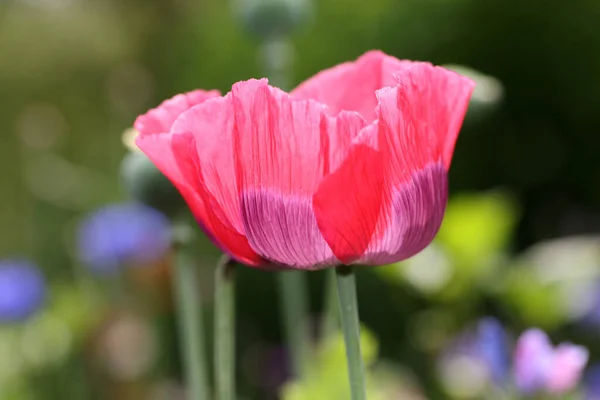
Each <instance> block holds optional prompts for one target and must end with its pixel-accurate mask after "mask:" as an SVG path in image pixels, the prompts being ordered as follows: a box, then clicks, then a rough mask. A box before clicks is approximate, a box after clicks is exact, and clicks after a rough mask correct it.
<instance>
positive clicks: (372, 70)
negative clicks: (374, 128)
mask: <svg viewBox="0 0 600 400" xmlns="http://www.w3.org/2000/svg"><path fill="white" fill-rule="evenodd" d="M411 64H412V63H411V62H410V61H400V60H398V59H397V58H395V57H391V56H388V55H386V54H385V53H383V52H381V51H378V50H373V51H369V52H367V53H365V54H364V55H362V56H361V57H360V58H358V59H357V60H356V61H354V62H346V63H343V64H339V65H337V66H335V67H332V68H329V69H326V70H324V71H322V72H319V73H318V74H316V75H314V76H313V77H311V78H309V79H308V80H306V81H305V82H303V83H302V84H300V85H299V86H298V87H297V88H296V89H295V90H294V91H292V92H291V95H292V96H293V97H295V98H298V99H313V100H317V101H319V102H321V103H323V104H326V105H327V106H328V107H329V110H328V112H329V113H330V114H331V115H336V114H337V113H339V112H340V111H341V110H346V111H357V112H359V113H360V114H361V115H362V116H363V117H364V118H365V119H366V120H367V121H372V120H374V119H375V118H376V114H375V107H376V106H377V98H376V97H375V92H376V91H377V90H379V89H381V88H383V87H386V86H395V85H396V80H395V78H394V74H395V73H398V72H400V71H402V70H404V69H405V68H407V67H408V66H410V65H411Z"/></svg>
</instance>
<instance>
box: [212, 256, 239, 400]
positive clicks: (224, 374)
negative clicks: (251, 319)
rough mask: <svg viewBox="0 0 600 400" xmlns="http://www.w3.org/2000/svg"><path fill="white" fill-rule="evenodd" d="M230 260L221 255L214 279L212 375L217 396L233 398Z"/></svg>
mask: <svg viewBox="0 0 600 400" xmlns="http://www.w3.org/2000/svg"><path fill="white" fill-rule="evenodd" d="M234 272H235V271H234V262H233V261H232V259H231V258H230V257H229V256H227V255H224V256H223V258H221V261H220V262H219V265H218V266H217V270H216V279H215V359H214V362H215V375H216V393H217V399H218V400H234V399H235V285H234V283H235V280H234Z"/></svg>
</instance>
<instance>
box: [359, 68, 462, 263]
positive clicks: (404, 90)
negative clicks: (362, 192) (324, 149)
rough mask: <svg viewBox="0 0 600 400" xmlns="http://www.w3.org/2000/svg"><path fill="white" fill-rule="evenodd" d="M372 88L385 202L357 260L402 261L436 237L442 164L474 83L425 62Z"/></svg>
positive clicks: (443, 194)
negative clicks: (383, 166)
mask: <svg viewBox="0 0 600 400" xmlns="http://www.w3.org/2000/svg"><path fill="white" fill-rule="evenodd" d="M396 79H397V81H398V85H397V86H395V87H387V88H383V89H381V90H379V91H378V92H377V98H378V100H379V105H378V108H377V114H378V121H377V122H376V123H377V125H378V142H379V144H378V145H379V149H380V151H381V155H382V158H383V159H384V160H385V163H386V168H387V169H388V171H387V173H386V182H385V193H386V200H385V203H386V204H385V206H384V209H383V210H382V214H381V218H380V221H379V224H378V226H377V229H376V232H375V235H374V237H373V241H372V243H371V244H370V245H369V248H368V249H367V251H366V254H365V256H364V257H363V258H362V259H361V262H364V263H366V264H374V265H379V264H387V263H392V262H397V261H401V260H403V259H406V258H408V257H411V256H413V255H414V254H416V253H418V252H419V251H421V250H422V249H423V248H425V247H426V246H427V245H428V244H429V243H430V242H431V240H433V238H434V237H435V235H436V233H437V231H438V229H439V227H440V225H441V222H442V218H443V215H444V210H445V207H446V201H447V191H448V183H447V169H448V168H449V165H450V160H451V157H452V151H453V149H454V142H455V141H456V138H457V135H458V131H459V130H460V126H461V123H462V120H463V118H464V115H465V112H466V110H467V105H468V101H469V97H470V94H471V92H472V89H473V82H472V81H471V80H469V79H467V78H464V77H462V76H460V75H458V74H456V73H454V72H451V71H448V70H446V69H443V68H440V67H434V66H432V65H430V64H427V63H412V64H411V65H410V66H409V67H407V68H405V69H404V70H403V71H402V72H400V73H399V74H397V76H396Z"/></svg>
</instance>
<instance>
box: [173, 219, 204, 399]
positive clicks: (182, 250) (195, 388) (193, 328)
mask: <svg viewBox="0 0 600 400" xmlns="http://www.w3.org/2000/svg"><path fill="white" fill-rule="evenodd" d="M178 228H179V230H181V231H183V234H182V235H181V238H178V239H179V240H176V241H175V243H174V253H175V265H174V275H175V277H174V284H175V294H176V299H177V313H178V320H179V332H180V335H181V347H182V349H181V353H182V354H181V355H182V358H183V361H184V363H185V365H184V372H185V378H186V384H187V386H188V390H189V398H190V400H207V399H209V392H210V391H209V387H208V379H207V368H206V361H205V360H206V353H205V348H204V330H203V323H202V313H201V309H202V302H201V298H200V288H199V282H198V271H197V268H198V266H197V265H196V263H195V262H194V258H193V256H192V255H191V254H190V249H189V241H190V239H189V237H188V236H189V235H188V232H187V231H188V227H187V226H186V225H180V226H179V227H178Z"/></svg>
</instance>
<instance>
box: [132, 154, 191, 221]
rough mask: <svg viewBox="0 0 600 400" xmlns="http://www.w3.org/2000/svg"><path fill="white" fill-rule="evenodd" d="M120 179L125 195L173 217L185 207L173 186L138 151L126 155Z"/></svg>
mask: <svg viewBox="0 0 600 400" xmlns="http://www.w3.org/2000/svg"><path fill="white" fill-rule="evenodd" d="M121 179H122V181H123V185H124V187H125V190H126V191H127V193H128V194H129V195H130V196H131V197H132V198H133V199H134V200H137V201H139V202H141V203H144V204H147V205H148V206H150V207H153V208H155V209H157V210H159V211H162V212H163V213H165V214H166V215H168V216H170V217H173V216H174V215H175V214H177V213H178V212H179V211H180V210H182V209H183V208H184V207H185V202H184V201H183V198H182V197H181V195H180V194H179V191H178V190H177V189H176V188H175V186H173V184H172V183H171V182H170V181H169V180H168V179H167V178H166V177H165V176H164V175H163V174H162V173H161V172H160V171H159V170H158V168H156V167H155V166H154V164H153V163H152V161H150V159H149V158H148V157H146V155H145V154H144V153H142V152H140V151H133V152H130V153H128V154H127V155H126V156H125V158H124V159H123V162H122V163H121Z"/></svg>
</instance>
